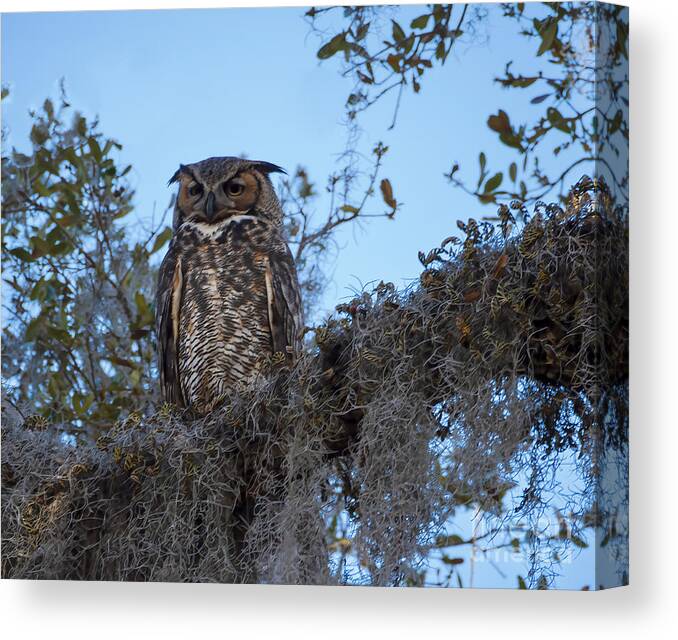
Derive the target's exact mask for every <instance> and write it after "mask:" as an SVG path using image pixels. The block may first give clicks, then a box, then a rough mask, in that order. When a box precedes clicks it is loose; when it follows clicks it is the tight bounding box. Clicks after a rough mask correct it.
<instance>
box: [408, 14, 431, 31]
mask: <svg viewBox="0 0 678 640" xmlns="http://www.w3.org/2000/svg"><path fill="white" fill-rule="evenodd" d="M430 17H431V14H430V13H426V14H424V15H423V16H419V17H418V18H415V19H414V20H412V22H411V23H410V27H412V29H425V28H426V25H427V24H428V19H429V18H430Z"/></svg>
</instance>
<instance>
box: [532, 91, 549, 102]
mask: <svg viewBox="0 0 678 640" xmlns="http://www.w3.org/2000/svg"><path fill="white" fill-rule="evenodd" d="M550 95H551V94H550V93H544V94H543V95H541V96H537V97H536V98H532V100H530V104H539V103H540V102H544V100H546V98H548V97H549V96H550Z"/></svg>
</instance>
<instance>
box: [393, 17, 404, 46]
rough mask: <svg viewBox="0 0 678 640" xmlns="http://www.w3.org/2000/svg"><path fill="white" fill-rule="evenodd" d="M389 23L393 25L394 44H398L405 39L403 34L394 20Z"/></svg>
mask: <svg viewBox="0 0 678 640" xmlns="http://www.w3.org/2000/svg"><path fill="white" fill-rule="evenodd" d="M391 23H392V24H393V30H392V33H393V39H394V40H395V41H396V44H398V43H400V42H402V41H403V40H404V39H405V32H404V31H403V29H402V27H401V26H400V25H399V24H398V23H397V22H396V21H395V20H391Z"/></svg>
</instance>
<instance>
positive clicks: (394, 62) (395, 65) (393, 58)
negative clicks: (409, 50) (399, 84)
mask: <svg viewBox="0 0 678 640" xmlns="http://www.w3.org/2000/svg"><path fill="white" fill-rule="evenodd" d="M401 59H402V56H397V55H396V54H395V53H391V54H389V55H388V57H387V58H386V62H387V63H388V65H389V66H390V67H391V69H393V71H395V72H396V73H400V60H401Z"/></svg>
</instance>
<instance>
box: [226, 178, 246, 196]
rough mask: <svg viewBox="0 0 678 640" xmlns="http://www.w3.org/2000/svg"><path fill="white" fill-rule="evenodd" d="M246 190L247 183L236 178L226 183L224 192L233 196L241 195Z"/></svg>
mask: <svg viewBox="0 0 678 640" xmlns="http://www.w3.org/2000/svg"><path fill="white" fill-rule="evenodd" d="M244 191H245V185H244V184H242V183H240V182H236V181H235V180H231V181H230V182H227V183H225V184H224V192H225V193H226V195H227V196H231V197H232V198H237V197H238V196H241V195H242V194H243V192H244Z"/></svg>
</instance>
